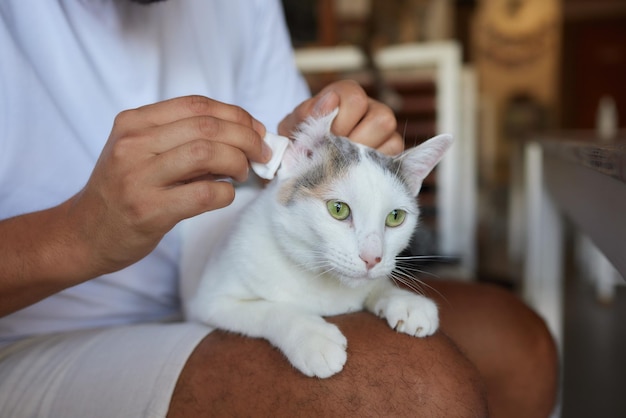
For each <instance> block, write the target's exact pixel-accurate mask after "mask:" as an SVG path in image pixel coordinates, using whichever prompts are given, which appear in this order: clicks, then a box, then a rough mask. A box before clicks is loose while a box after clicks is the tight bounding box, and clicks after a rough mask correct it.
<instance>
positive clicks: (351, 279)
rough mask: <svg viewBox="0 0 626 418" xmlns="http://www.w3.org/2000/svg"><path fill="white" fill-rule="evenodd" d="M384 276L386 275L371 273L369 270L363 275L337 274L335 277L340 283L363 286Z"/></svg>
mask: <svg viewBox="0 0 626 418" xmlns="http://www.w3.org/2000/svg"><path fill="white" fill-rule="evenodd" d="M386 277H387V275H381V274H371V272H367V273H366V274H363V275H358V274H355V275H343V274H341V275H337V279H338V280H339V281H340V282H341V284H343V285H344V286H346V287H350V288H357V287H361V286H365V285H368V284H371V283H373V282H375V281H378V280H381V279H384V278H386Z"/></svg>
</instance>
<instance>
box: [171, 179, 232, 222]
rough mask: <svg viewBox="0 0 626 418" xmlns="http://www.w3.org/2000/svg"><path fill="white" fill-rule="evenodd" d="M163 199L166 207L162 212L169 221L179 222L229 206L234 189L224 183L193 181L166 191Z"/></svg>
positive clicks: (227, 183)
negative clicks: (165, 212)
mask: <svg viewBox="0 0 626 418" xmlns="http://www.w3.org/2000/svg"><path fill="white" fill-rule="evenodd" d="M164 197H165V201H167V202H168V205H167V207H165V208H164V209H163V210H164V211H167V212H168V213H167V216H168V217H169V218H170V219H177V221H179V220H182V219H187V218H191V217H193V216H196V215H199V214H201V213H204V212H207V211H210V210H215V209H221V208H223V207H226V206H228V205H230V204H231V203H232V202H233V200H234V199H235V188H234V186H233V185H232V184H231V183H229V182H225V181H195V182H192V183H188V184H181V185H178V186H176V187H173V188H171V189H169V190H167V191H166V192H165V195H164Z"/></svg>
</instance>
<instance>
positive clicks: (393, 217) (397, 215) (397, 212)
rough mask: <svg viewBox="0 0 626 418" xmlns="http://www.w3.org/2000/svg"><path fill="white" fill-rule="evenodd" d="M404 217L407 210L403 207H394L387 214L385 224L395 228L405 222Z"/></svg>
mask: <svg viewBox="0 0 626 418" xmlns="http://www.w3.org/2000/svg"><path fill="white" fill-rule="evenodd" d="M404 218H406V212H405V211H403V210H402V209H394V210H392V211H391V212H389V215H387V219H386V220H385V225H387V226H389V227H391V228H395V227H396V226H400V225H402V222H404Z"/></svg>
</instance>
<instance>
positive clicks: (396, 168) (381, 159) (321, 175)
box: [280, 135, 410, 206]
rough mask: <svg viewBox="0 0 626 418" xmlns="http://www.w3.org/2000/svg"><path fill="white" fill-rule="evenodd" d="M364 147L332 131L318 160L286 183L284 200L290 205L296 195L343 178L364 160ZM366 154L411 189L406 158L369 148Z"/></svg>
mask: <svg viewBox="0 0 626 418" xmlns="http://www.w3.org/2000/svg"><path fill="white" fill-rule="evenodd" d="M360 150H361V148H359V147H358V146H357V145H355V144H354V143H353V142H352V141H350V140H349V139H347V138H345V137H340V136H335V135H329V136H328V137H327V142H326V143H325V144H324V146H322V147H320V148H318V149H316V150H315V151H314V154H313V156H312V157H311V158H313V159H315V160H317V161H316V163H315V164H314V165H313V166H312V167H311V168H309V170H307V171H306V172H305V173H304V174H303V175H302V176H300V177H299V178H297V179H294V181H292V182H289V183H288V184H286V185H285V186H284V187H285V188H284V189H283V190H282V191H281V196H282V198H281V199H280V200H281V203H282V204H284V205H285V206H289V205H290V204H292V203H293V201H294V199H295V198H296V196H302V195H311V194H315V191H316V190H318V189H320V188H322V187H323V186H324V185H325V184H328V183H329V182H330V181H332V180H336V179H337V178H340V177H341V176H342V175H344V173H346V172H347V171H348V169H349V167H350V166H352V165H354V164H358V163H359V162H361V152H360ZM365 156H366V158H368V159H369V160H371V161H372V162H373V163H375V164H376V165H378V166H379V167H380V168H382V170H383V171H385V172H387V173H389V174H391V175H392V176H394V177H396V178H398V180H400V182H401V183H402V184H403V185H404V186H405V187H406V189H407V190H410V187H409V182H408V181H407V180H408V179H406V178H405V177H404V175H403V173H402V159H401V158H393V157H390V156H387V155H384V154H381V153H379V152H377V151H376V150H374V149H367V150H366V152H365Z"/></svg>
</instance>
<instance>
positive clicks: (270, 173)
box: [250, 132, 289, 180]
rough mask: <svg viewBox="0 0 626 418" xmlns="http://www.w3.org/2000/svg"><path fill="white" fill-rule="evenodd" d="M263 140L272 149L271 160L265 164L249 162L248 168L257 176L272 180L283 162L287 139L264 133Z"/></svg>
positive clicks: (287, 143)
mask: <svg viewBox="0 0 626 418" xmlns="http://www.w3.org/2000/svg"><path fill="white" fill-rule="evenodd" d="M263 140H264V141H265V143H266V144H267V145H268V146H269V147H270V148H271V149H272V158H271V159H270V160H269V161H268V162H267V163H265V164H261V163H255V162H251V163H250V167H252V171H254V172H255V173H256V174H257V176H259V177H261V178H263V179H266V180H271V179H273V178H274V175H275V174H276V171H277V170H278V167H279V166H280V163H281V161H282V160H283V155H285V150H286V149H287V146H288V145H289V138H287V137H286V136H281V135H276V134H273V133H270V132H266V133H265V138H263Z"/></svg>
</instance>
